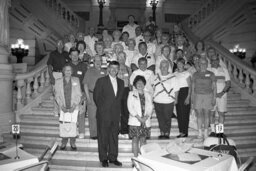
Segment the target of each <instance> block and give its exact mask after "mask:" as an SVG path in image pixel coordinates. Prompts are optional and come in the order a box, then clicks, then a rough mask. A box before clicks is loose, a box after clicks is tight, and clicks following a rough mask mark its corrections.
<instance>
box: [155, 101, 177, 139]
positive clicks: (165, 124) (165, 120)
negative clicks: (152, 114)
mask: <svg viewBox="0 0 256 171" xmlns="http://www.w3.org/2000/svg"><path fill="white" fill-rule="evenodd" d="M154 105H155V110H156V116H157V120H158V123H159V128H160V131H161V133H165V134H167V133H168V134H170V129H171V124H172V114H173V107H174V103H168V104H163V103H154Z"/></svg>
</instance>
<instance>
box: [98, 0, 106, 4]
mask: <svg viewBox="0 0 256 171" xmlns="http://www.w3.org/2000/svg"><path fill="white" fill-rule="evenodd" d="M105 3H106V0H98V4H99V5H101V4H102V5H104V4H105Z"/></svg>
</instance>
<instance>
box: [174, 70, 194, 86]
mask: <svg viewBox="0 0 256 171" xmlns="http://www.w3.org/2000/svg"><path fill="white" fill-rule="evenodd" d="M173 74H174V75H175V76H176V80H177V82H178V84H179V87H180V88H183V87H189V85H188V81H187V79H188V78H189V77H190V76H191V75H190V73H189V72H188V71H183V72H178V71H176V72H174V73H173Z"/></svg>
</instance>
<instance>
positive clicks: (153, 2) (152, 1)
mask: <svg viewBox="0 0 256 171" xmlns="http://www.w3.org/2000/svg"><path fill="white" fill-rule="evenodd" d="M157 4H158V0H151V1H150V5H151V6H152V12H153V21H154V22H156V6H157Z"/></svg>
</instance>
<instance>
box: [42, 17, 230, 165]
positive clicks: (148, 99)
mask: <svg viewBox="0 0 256 171" xmlns="http://www.w3.org/2000/svg"><path fill="white" fill-rule="evenodd" d="M128 20H129V23H128V24H127V25H126V26H124V28H123V30H122V32H121V31H119V30H115V31H113V33H112V35H110V34H109V31H108V30H107V29H103V31H102V33H101V34H98V35H96V34H95V30H94V28H93V27H90V28H89V35H87V36H83V34H82V33H78V34H77V38H75V36H73V35H70V36H69V41H68V42H66V43H65V44H64V43H63V41H61V40H59V41H58V42H57V49H56V50H55V51H53V52H52V53H51V54H50V57H49V60H48V62H47V64H48V70H49V75H50V80H51V83H52V85H53V90H54V95H55V99H56V111H57V112H56V114H59V115H60V123H63V122H64V120H63V116H62V113H78V114H77V115H78V116H77V115H73V116H74V117H77V121H76V120H75V122H77V123H78V128H79V129H78V130H79V138H84V136H85V115H86V113H87V114H88V121H89V131H90V138H91V139H97V140H98V151H99V160H100V161H101V163H102V166H103V167H108V166H109V163H113V164H115V165H117V166H121V165H122V163H121V162H119V161H118V160H117V156H118V137H120V138H130V139H132V149H133V153H134V155H135V156H138V153H139V149H140V146H141V145H143V144H145V143H146V139H148V138H150V128H151V121H150V120H151V117H152V115H153V114H156V117H157V120H158V123H159V129H160V135H159V137H158V138H159V139H169V138H170V131H171V121H172V117H173V115H174V114H173V113H174V111H176V112H175V113H176V116H177V120H178V127H179V132H180V134H179V135H177V137H178V138H179V137H187V136H188V133H189V132H188V126H189V116H190V113H191V109H192V110H195V112H196V114H197V123H198V137H199V138H203V137H207V136H208V134H209V132H208V128H209V125H210V126H211V131H212V132H214V124H215V111H218V114H219V123H222V124H223V123H224V113H225V112H226V111H227V92H228V90H229V88H230V78H229V74H228V71H227V69H226V66H225V63H224V62H223V61H222V60H221V59H220V58H219V57H218V55H217V54H216V51H215V49H214V48H212V47H210V48H208V49H207V50H206V49H205V47H204V42H203V41H199V42H197V43H196V44H195V46H194V45H193V44H192V43H191V42H189V41H188V40H187V39H186V37H185V34H184V33H183V32H182V30H180V28H179V26H178V25H174V28H173V32H171V33H163V32H162V30H161V29H159V28H156V29H154V30H152V29H146V30H142V29H141V27H140V26H139V25H137V24H135V23H134V21H135V17H134V16H132V15H129V16H128ZM174 108H175V109H176V110H174ZM69 122H74V120H73V118H72V117H71V118H70V120H69ZM68 138H70V145H71V149H72V150H76V149H77V148H76V145H75V140H76V138H75V137H63V138H62V144H61V149H62V150H65V148H66V144H67V142H68Z"/></svg>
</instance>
